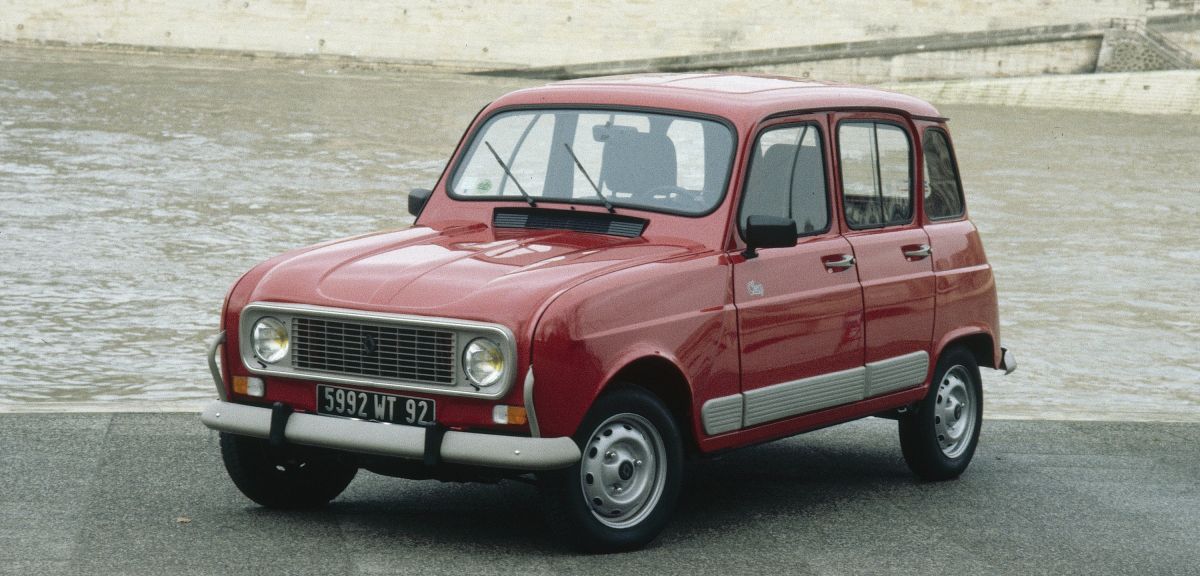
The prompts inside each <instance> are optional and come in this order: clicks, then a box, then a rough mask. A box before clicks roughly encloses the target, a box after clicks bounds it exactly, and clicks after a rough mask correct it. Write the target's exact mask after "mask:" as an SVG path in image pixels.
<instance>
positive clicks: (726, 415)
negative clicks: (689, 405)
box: [700, 394, 742, 436]
mask: <svg viewBox="0 0 1200 576" xmlns="http://www.w3.org/2000/svg"><path fill="white" fill-rule="evenodd" d="M700 418H701V419H702V420H703V422H704V433H705V434H708V435H709V436H716V435H717V434H723V433H725V432H732V431H734V430H737V429H738V428H741V427H742V395H741V394H734V395H732V396H722V397H720V398H713V399H712V400H709V401H708V402H705V403H704V406H703V407H702V408H700Z"/></svg>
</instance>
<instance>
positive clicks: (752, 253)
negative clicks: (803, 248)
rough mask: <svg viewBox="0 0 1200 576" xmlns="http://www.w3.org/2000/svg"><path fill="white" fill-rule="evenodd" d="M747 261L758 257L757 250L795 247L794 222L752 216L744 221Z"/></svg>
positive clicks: (778, 218) (771, 217) (785, 219)
mask: <svg viewBox="0 0 1200 576" xmlns="http://www.w3.org/2000/svg"><path fill="white" fill-rule="evenodd" d="M742 232H743V233H744V234H745V236H746V251H745V252H742V256H745V257H746V259H747V260H749V259H751V258H755V257H757V256H758V252H757V251H756V250H757V249H758V248H788V247H791V246H795V245H796V221H795V220H792V219H791V218H780V217H778V216H767V215H763V214H754V215H752V216H750V217H749V218H747V219H746V229H745V230H743V231H742Z"/></svg>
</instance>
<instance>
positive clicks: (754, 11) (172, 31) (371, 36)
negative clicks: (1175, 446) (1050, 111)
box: [0, 0, 1196, 73]
mask: <svg viewBox="0 0 1200 576" xmlns="http://www.w3.org/2000/svg"><path fill="white" fill-rule="evenodd" d="M1195 4H1196V3H1195V2H1191V1H1189V0H1183V1H1181V0H1167V1H1163V0H1055V1H1053V2H1048V1H1046V0H990V1H987V0H964V1H962V2H929V1H927V0H909V1H894V0H893V1H887V0H884V1H879V0H801V1H795V0H759V1H757V2H743V1H741V0H656V1H654V2H646V1H639V0H623V1H618V2H579V1H574V0H508V1H504V2H487V1H480V0H436V1H435V0H354V1H353V2H345V1H342V0H0V43H3V42H8V43H20V44H25V43H33V44H37V43H42V44H56V45H68V46H81V47H94V48H109V49H114V48H115V49H130V50H136V49H142V50H146V49H148V50H161V51H176V52H199V53H223V54H254V55H275V56H279V55H283V56H309V57H321V56H323V57H327V58H335V59H341V58H344V59H350V60H356V61H366V62H371V61H381V62H391V63H402V64H424V65H435V66H440V67H452V68H460V69H461V68H466V69H479V70H487V69H499V68H513V67H538V66H564V65H572V64H581V63H588V62H600V61H612V60H627V59H639V58H657V57H664V56H684V55H690V54H703V53H710V52H725V51H739V50H756V49H765V48H774V47H780V46H805V45H819V44H829V43H834V42H857V41H862V40H879V39H887V38H904V37H912V36H927V35H937V34H943V33H963V32H978V31H989V30H1002V29H1012V28H1021V27H1028V26H1045V25H1054V24H1070V23H1078V22H1082V21H1096V20H1100V19H1106V18H1136V17H1143V16H1146V15H1155V14H1160V13H1161V14H1171V13H1179V12H1181V11H1190V10H1193V9H1195ZM1035 52H1036V51H1035ZM993 56H994V55H993V54H989V53H987V52H986V51H983V52H981V53H978V54H969V55H965V56H963V57H962V58H960V59H957V60H955V59H951V63H950V64H951V65H954V66H960V67H967V68H970V67H973V66H975V65H974V64H972V63H971V62H972V61H974V60H981V59H990V58H992V57H993ZM1014 56H1016V57H1029V58H1031V59H1033V60H1035V61H1036V62H1037V64H1036V65H1035V66H1034V67H1033V69H1036V68H1038V67H1041V68H1049V69H1051V70H1055V71H1058V70H1062V71H1071V70H1073V69H1075V68H1078V67H1079V66H1080V62H1078V61H1077V59H1072V58H1069V57H1067V58H1062V57H1059V56H1057V55H1055V54H1049V53H1040V54H1038V53H1030V54H1014ZM1007 61H1009V62H1012V59H1011V58H1007ZM927 65H928V64H926V63H924V62H922V59H921V58H914V59H911V61H909V62H907V63H905V64H903V66H902V67H912V68H915V69H920V68H921V67H924V66H927ZM937 65H941V64H937ZM863 66H866V64H863ZM837 71H838V70H836V69H835V70H830V72H831V73H834V72H837ZM822 72H824V71H822Z"/></svg>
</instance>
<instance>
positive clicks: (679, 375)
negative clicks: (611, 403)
mask: <svg viewBox="0 0 1200 576" xmlns="http://www.w3.org/2000/svg"><path fill="white" fill-rule="evenodd" d="M619 386H637V387H640V388H644V389H645V390H647V391H648V392H650V393H651V394H653V395H654V396H655V397H657V398H658V399H659V400H660V401H662V403H663V405H665V406H666V407H667V410H668V411H669V412H670V413H671V415H672V416H674V417H675V421H676V423H677V424H678V425H679V430H680V432H681V433H682V434H683V441H684V446H685V447H686V448H687V450H688V453H689V454H696V453H698V452H699V450H700V448H699V446H700V445H699V441H698V437H697V436H696V427H695V421H696V420H695V418H694V413H695V408H694V403H693V399H694V397H695V396H694V394H693V393H692V386H691V384H690V382H689V381H688V379H687V376H686V375H684V373H683V370H681V369H680V368H679V366H678V365H676V364H675V363H674V362H672V361H671V360H669V359H667V358H665V357H663V356H661V355H653V356H642V357H639V358H635V359H633V360H631V361H629V362H627V363H625V364H624V366H622V367H621V368H620V369H619V370H617V371H616V373H615V374H613V376H612V377H611V378H609V379H608V381H607V383H606V384H605V385H604V387H603V388H602V389H601V390H600V394H604V393H605V392H606V391H608V390H611V389H613V388H614V387H619ZM597 397H599V395H597Z"/></svg>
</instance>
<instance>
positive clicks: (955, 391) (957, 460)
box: [899, 348, 983, 481]
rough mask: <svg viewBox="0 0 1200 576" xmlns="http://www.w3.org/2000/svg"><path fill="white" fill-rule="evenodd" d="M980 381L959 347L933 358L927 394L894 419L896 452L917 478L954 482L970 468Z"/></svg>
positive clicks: (979, 415) (979, 422) (979, 420)
mask: <svg viewBox="0 0 1200 576" xmlns="http://www.w3.org/2000/svg"><path fill="white" fill-rule="evenodd" d="M980 382H981V380H980V378H979V366H978V365H977V364H976V363H975V356H974V355H972V354H971V353H970V352H969V351H968V350H966V349H963V348H952V349H948V350H946V351H945V352H943V353H942V356H941V358H939V359H938V363H937V369H936V370H935V371H934V374H933V382H931V383H930V385H929V393H928V394H926V395H925V398H924V399H923V400H921V402H920V403H918V404H917V406H916V409H915V410H912V411H910V412H908V413H906V414H904V415H903V416H901V417H900V426H899V427H900V448H901V450H902V451H903V452H904V461H905V462H907V463H908V467H909V469H911V470H912V471H913V473H914V474H916V475H917V476H918V477H920V478H922V479H924V480H931V481H937V480H949V479H952V478H957V477H958V476H960V475H961V474H962V473H963V472H964V471H965V470H966V469H967V465H968V464H970V463H971V458H972V457H973V456H974V455H975V448H976V446H977V445H978V444H979V430H980V429H981V428H982V427H983V387H982V386H981V385H980ZM964 400H965V401H966V403H965V404H962V402H963V401H964ZM960 425H961V428H960Z"/></svg>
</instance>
